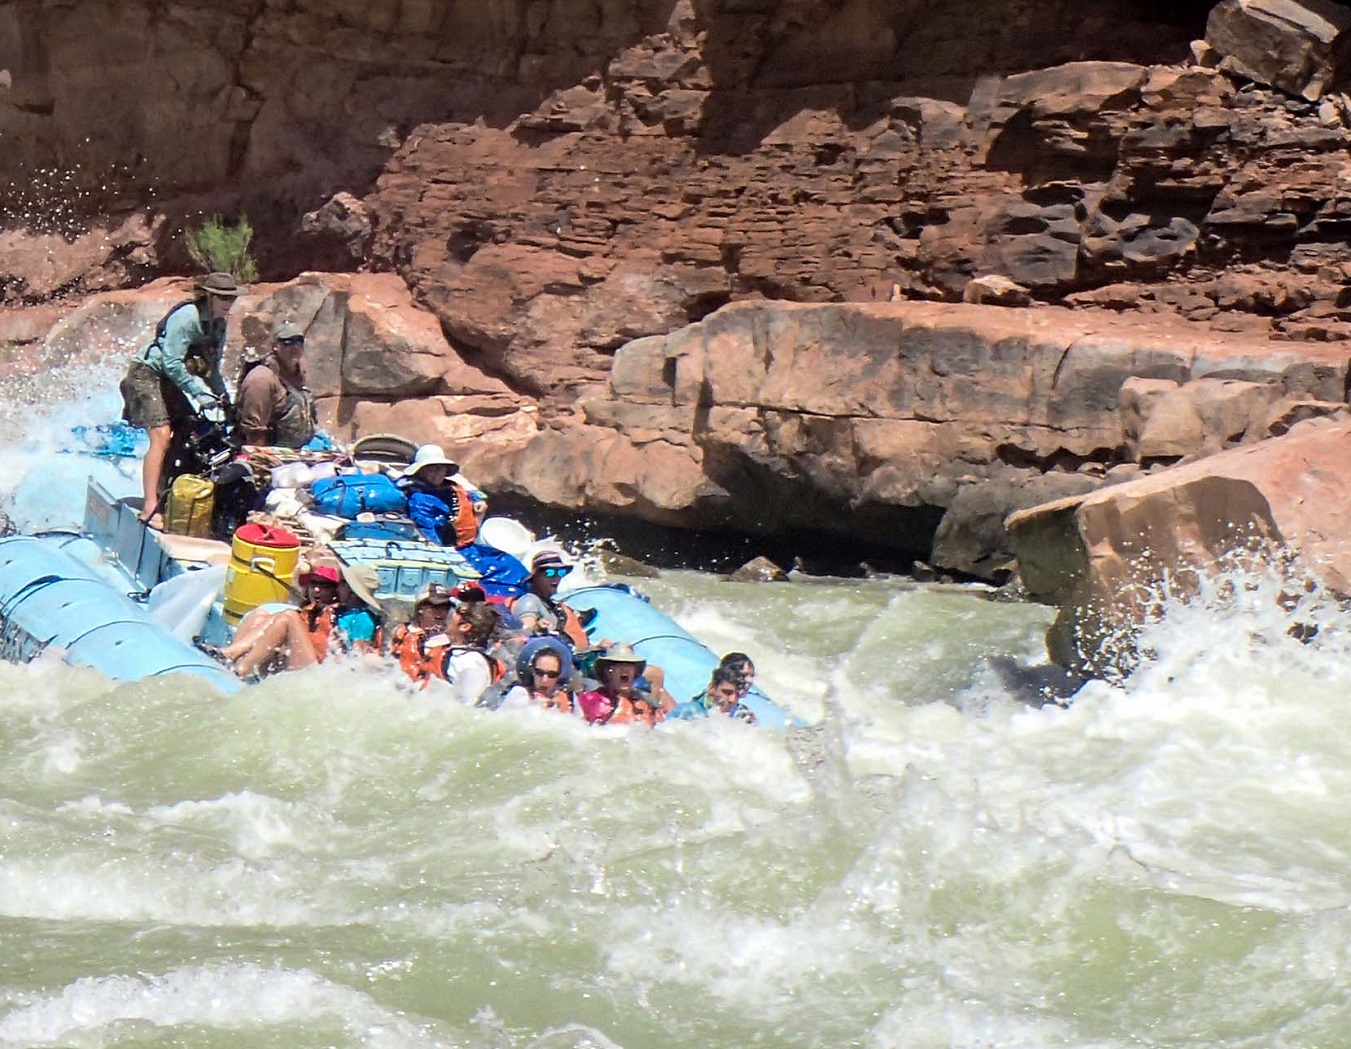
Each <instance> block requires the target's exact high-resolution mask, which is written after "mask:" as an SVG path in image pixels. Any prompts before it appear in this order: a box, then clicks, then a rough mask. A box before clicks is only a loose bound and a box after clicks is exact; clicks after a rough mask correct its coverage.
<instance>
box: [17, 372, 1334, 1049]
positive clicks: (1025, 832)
mask: <svg viewBox="0 0 1351 1049" xmlns="http://www.w3.org/2000/svg"><path fill="white" fill-rule="evenodd" d="M98 396H103V394H99V395H98ZM100 403H101V402H100ZM58 415H59V413H57V414H53V415H52V416H50V418H51V419H55V418H57V417H58ZM62 418H63V419H64V417H62ZM79 421H81V422H89V421H102V420H90V419H81V420H79ZM54 425H55V424H54V423H51V422H44V424H43V427H44V428H45V429H50V428H52V427H54ZM41 447H42V448H43V449H44V451H45V449H46V447H47V446H45V445H44V446H41ZM17 454H28V453H27V452H26V451H25V450H24V449H23V448H22V447H18V446H10V447H6V448H5V449H4V450H3V452H0V455H3V456H6V457H8V456H14V455H17ZM32 454H34V455H35V456H36V455H39V454H41V453H40V452H38V451H36V450H35V451H33V453H32ZM7 461H13V460H7ZM644 586H645V589H647V590H648V591H649V593H650V594H651V595H652V597H653V599H654V600H655V601H656V602H657V603H658V604H659V605H661V606H662V607H665V608H667V609H669V610H671V611H672V612H673V613H674V614H675V615H676V616H677V618H678V619H679V620H680V621H681V622H682V623H683V624H685V625H686V626H688V627H689V628H690V629H691V630H693V631H694V632H695V633H697V634H698V635H699V636H701V637H703V638H704V639H705V640H706V641H708V642H709V644H710V645H711V646H712V647H714V648H715V649H719V650H723V649H729V648H736V649H741V650H744V651H747V652H749V653H750V654H751V655H752V657H753V658H754V659H755V661H756V663H757V669H758V676H759V679H760V681H761V682H762V683H763V684H764V686H765V688H766V689H767V690H768V691H769V692H770V693H771V694H772V695H774V696H776V697H777V698H779V699H780V700H781V701H782V702H783V703H784V704H785V705H786V706H788V707H789V708H790V709H792V710H793V711H794V712H795V713H797V714H798V715H799V716H801V717H803V718H804V719H805V720H807V721H809V722H810V723H811V725H810V727H807V728H804V729H801V730H797V731H795V732H792V733H790V734H788V735H787V736H780V735H777V734H774V733H770V732H765V731H760V730H757V729H754V728H749V727H747V726H744V725H740V724H733V723H729V722H725V721H720V720H710V721H707V722H701V723H681V724H674V725H670V726H664V727H663V728H661V729H659V730H657V731H646V730H634V729H629V728H607V729H599V730H596V729H588V728H586V727H584V726H581V725H579V724H577V723H576V722H575V721H573V720H572V719H568V718H564V717H558V716H550V715H547V714H544V713H542V712H540V713H528V714H523V715H519V716H511V715H507V714H490V713H486V712H482V711H477V710H467V709H463V708H460V707H457V706H454V705H452V704H450V703H449V702H447V701H446V700H445V698H444V697H443V696H441V695H439V694H438V693H436V692H426V693H419V694H409V693H408V692H406V691H404V690H402V689H400V688H399V687H397V685H396V678H395V676H393V675H391V674H389V673H387V672H360V671H356V670H352V669H349V668H341V667H334V666H321V667H317V668H313V669H311V670H307V671H303V672H300V673H297V674H291V675H284V676H281V677H277V678H273V679H271V680H269V681H266V682H264V683H262V684H261V685H257V686H254V687H250V688H248V689H245V690H244V691H243V692H242V693H240V694H239V695H237V696H234V697H231V698H229V699H221V698H219V697H216V696H213V695H208V694H203V693H201V692H200V690H199V688H198V687H197V686H195V685H193V684H191V683H189V682H186V681H174V680H162V681H154V682H143V683H139V684H134V685H120V686H114V685H112V684H110V683H109V682H107V681H106V680H104V679H102V678H100V677H99V676H98V675H97V674H95V673H93V672H90V671H86V670H78V669H73V668H70V667H66V666H64V665H61V664H57V663H54V662H47V661H43V662H39V663H35V664H31V665H26V666H11V665H6V664H0V782H2V783H3V784H4V788H3V791H0V818H3V820H4V823H5V827H6V838H5V847H4V850H3V852H2V853H0V1046H10V1045H13V1046H20V1045H22V1046H67V1045H78V1046H116V1045H132V1044H134V1045H137V1046H202V1047H208V1046H210V1047H214V1046H226V1045H229V1046H250V1047H252V1046H276V1047H282V1046H287V1047H290V1046H310V1045H313V1046H321V1045H339V1046H379V1047H385V1046H390V1047H395V1046H397V1047H405V1046H409V1047H411V1046H475V1047H477V1046H484V1047H488V1046H492V1047H512V1049H517V1047H519V1049H526V1047H531V1049H563V1047H584V1046H595V1047H602V1046H605V1047H608V1046H624V1047H629V1049H637V1047H644V1046H669V1045H698V1046H754V1045H759V1046H774V1047H779V1046H804V1047H806V1046H812V1047H817V1046H851V1045H853V1046H879V1047H880V1046H903V1047H907V1049H909V1047H918V1049H929V1047H933V1049H939V1047H947V1046H962V1047H977V1046H1019V1047H1029V1049H1030V1047H1043V1046H1076V1047H1090V1046H1091V1047H1124V1046H1136V1045H1152V1046H1183V1045H1186V1046H1195V1045H1206V1046H1232V1047H1257V1046H1264V1047H1265V1046H1273V1045H1285V1046H1309V1045H1341V1044H1347V1043H1348V1041H1351V1003H1348V993H1347V991H1346V990H1345V987H1346V985H1347V981H1346V980H1345V978H1344V973H1345V970H1346V967H1347V964H1348V957H1347V954H1348V948H1347V944H1348V942H1351V921H1348V914H1349V913H1351V912H1348V909H1347V904H1348V901H1349V898H1351V878H1349V877H1348V875H1347V873H1346V871H1347V869H1348V862H1349V861H1351V729H1348V728H1346V727H1345V723H1346V719H1345V718H1343V717H1342V711H1341V707H1342V705H1343V703H1344V702H1345V700H1344V697H1345V695H1346V694H1347V692H1348V686H1349V685H1351V680H1348V679H1351V660H1349V659H1348V658H1347V657H1348V654H1349V653H1348V631H1347V626H1346V622H1345V620H1344V618H1343V616H1342V614H1341V613H1340V611H1339V610H1338V609H1337V607H1336V605H1335V603H1334V602H1331V601H1329V600H1327V599H1326V598H1325V597H1324V596H1323V595H1322V594H1321V593H1320V592H1319V591H1318V590H1317V588H1316V587H1314V588H1311V589H1308V590H1304V589H1299V588H1296V590H1295V591H1294V592H1295V593H1296V594H1297V596H1296V597H1295V598H1294V599H1290V598H1289V597H1288V595H1289V594H1290V593H1291V587H1290V581H1289V579H1288V577H1286V576H1284V575H1283V574H1281V573H1278V572H1275V571H1273V572H1270V573H1265V574H1264V573H1263V572H1260V571H1258V572H1248V573H1242V572H1238V571H1233V572H1229V573H1228V574H1226V575H1224V576H1223V577H1221V578H1219V579H1214V580H1205V581H1203V585H1202V587H1201V590H1200V592H1199V594H1198V595H1197V596H1195V597H1193V598H1192V599H1191V600H1188V601H1183V600H1180V599H1177V598H1169V599H1166V600H1163V601H1162V602H1161V609H1160V617H1159V619H1158V621H1157V622H1155V623H1153V624H1151V625H1150V626H1149V627H1147V628H1146V630H1145V632H1144V634H1143V635H1142V637H1141V644H1140V648H1141V651H1142V652H1144V653H1145V656H1144V662H1143V663H1142V665H1141V667H1140V668H1139V670H1138V671H1137V672H1136V673H1135V674H1134V675H1133V676H1132V677H1130V678H1129V679H1127V680H1126V681H1125V682H1124V683H1122V684H1120V685H1116V686H1110V685H1106V684H1102V683H1096V684H1092V685H1090V686H1088V687H1086V688H1085V689H1084V690H1082V692H1081V693H1080V694H1079V696H1078V697H1077V698H1076V699H1075V701H1074V702H1073V704H1072V705H1070V706H1069V707H1068V708H1063V709H1062V708H1060V707H1057V706H1054V705H1052V706H1048V707H1044V708H1036V707H1031V706H1028V705H1026V704H1024V703H1022V702H1020V701H1019V700H1018V699H1017V698H1015V697H1014V696H1012V695H1010V694H1009V693H1008V692H1007V691H1006V690H1005V689H1004V687H1003V685H1002V684H1001V683H1000V678H999V676H998V675H996V674H995V673H993V672H992V671H991V670H990V669H989V667H988V665H987V658H988V657H990V656H1012V657H1015V658H1018V659H1020V660H1024V661H1033V660H1035V659H1037V658H1038V657H1039V654H1040V643H1041V642H1040V637H1041V632H1042V631H1043V630H1044V628H1045V626H1046V625H1047V623H1048V622H1049V619H1050V614H1049V612H1048V611H1047V610H1045V609H1041V608H1036V607H1031V606H1017V605H1004V604H994V603H990V602H987V601H984V600H982V599H981V598H980V596H979V595H978V594H976V593H974V592H964V591H955V590H951V589H943V588H931V587H916V586H913V585H909V584H906V583H904V582H903V581H885V580H872V581H866V582H848V583H846V582H841V581H829V580H818V581H800V582H795V583H791V584H782V585H767V586H759V585H748V584H735V583H730V582H725V581H723V580H720V579H717V578H714V577H712V576H708V575H702V574H699V573H688V572H686V573H668V574H666V575H665V576H663V578H662V579H660V580H657V581H654V582H652V583H651V584H644ZM1295 623H1298V624H1302V625H1303V626H1304V627H1305V628H1306V629H1302V630H1300V631H1298V632H1297V633H1299V634H1300V635H1301V636H1304V637H1306V638H1307V640H1306V641H1303V642H1301V641H1300V640H1298V639H1297V638H1296V637H1295V636H1292V630H1291V626H1292V624H1295ZM1310 626H1313V627H1316V628H1317V629H1316V631H1314V630H1311V629H1307V628H1308V627H1310Z"/></svg>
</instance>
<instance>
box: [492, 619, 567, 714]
mask: <svg viewBox="0 0 1351 1049" xmlns="http://www.w3.org/2000/svg"><path fill="white" fill-rule="evenodd" d="M516 671H517V673H518V674H519V675H520V679H519V680H518V682H517V683H516V684H515V685H513V686H512V687H511V688H510V690H508V692H507V694H506V696H505V697H504V698H503V699H502V705H501V706H500V707H499V708H498V709H499V710H524V709H526V708H527V707H531V706H536V707H541V708H543V709H544V710H557V711H559V712H560V713H563V714H572V713H575V712H576V706H575V704H574V703H573V698H572V688H571V682H570V680H569V679H570V678H571V677H572V659H571V658H570V657H569V655H568V651H567V646H566V645H564V644H563V643H562V642H561V641H559V640H557V639H556V638H545V637H541V638H535V639H534V640H533V641H530V642H529V643H528V644H527V645H526V647H525V648H523V649H522V650H521V654H520V657H519V659H518V660H517V663H516Z"/></svg>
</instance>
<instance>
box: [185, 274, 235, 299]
mask: <svg viewBox="0 0 1351 1049" xmlns="http://www.w3.org/2000/svg"><path fill="white" fill-rule="evenodd" d="M193 287H195V288H196V289H197V290H198V291H202V292H206V294H208V295H214V296H216V297H217V298H219V299H237V298H239V296H241V295H243V294H244V285H242V284H240V283H239V281H237V280H236V279H235V277H234V274H232V273H208V274H207V275H206V276H205V277H199V278H197V283H196V284H194V285H193Z"/></svg>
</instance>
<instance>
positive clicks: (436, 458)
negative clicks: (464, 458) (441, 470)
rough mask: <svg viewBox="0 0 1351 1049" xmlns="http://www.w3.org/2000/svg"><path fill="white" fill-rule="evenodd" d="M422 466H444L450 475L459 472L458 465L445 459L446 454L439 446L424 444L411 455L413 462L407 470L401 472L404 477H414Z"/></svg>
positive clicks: (451, 460) (452, 460)
mask: <svg viewBox="0 0 1351 1049" xmlns="http://www.w3.org/2000/svg"><path fill="white" fill-rule="evenodd" d="M424 466H445V467H448V468H449V469H450V472H451V473H459V472H460V464H459V463H457V462H456V461H455V460H454V459H447V458H446V453H445V452H443V451H442V450H441V446H440V445H439V444H424V445H423V446H422V447H421V448H419V449H418V450H417V452H416V453H415V454H414V455H413V461H412V463H411V464H409V467H408V469H407V470H405V471H404V472H403V475H404V476H405V477H416V476H417V473H418V471H419V470H421V469H422V468H423V467H424Z"/></svg>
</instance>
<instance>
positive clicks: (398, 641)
mask: <svg viewBox="0 0 1351 1049" xmlns="http://www.w3.org/2000/svg"><path fill="white" fill-rule="evenodd" d="M389 651H390V654H391V655H393V656H394V657H395V658H396V659H398V661H399V666H400V667H402V668H403V672H404V673H405V674H407V675H408V676H409V677H410V678H412V679H413V680H414V681H416V682H417V683H418V685H419V686H420V687H421V688H426V687H427V685H428V684H430V683H431V679H432V678H434V677H439V678H441V679H442V680H443V681H444V680H445V677H446V654H445V650H444V649H436V650H434V651H432V652H428V651H427V632H426V631H425V630H423V629H422V628H421V627H415V626H411V625H404V626H400V627H396V628H395V629H394V633H393V634H392V635H391V637H390V643H389Z"/></svg>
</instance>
